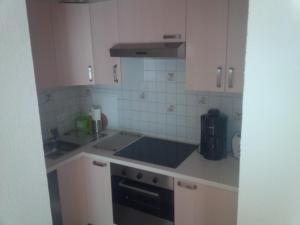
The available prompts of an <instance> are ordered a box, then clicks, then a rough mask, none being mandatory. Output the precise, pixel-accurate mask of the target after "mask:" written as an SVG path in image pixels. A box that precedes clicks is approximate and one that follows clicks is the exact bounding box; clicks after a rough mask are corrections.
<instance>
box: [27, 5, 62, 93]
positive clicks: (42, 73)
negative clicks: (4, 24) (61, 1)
mask: <svg viewBox="0 0 300 225" xmlns="http://www.w3.org/2000/svg"><path fill="white" fill-rule="evenodd" d="M26 3H27V11H28V21H29V28H30V39H31V48H32V57H33V64H34V72H35V78H36V83H37V89H39V90H42V89H45V88H50V87H56V86H58V85H59V83H58V77H57V70H56V62H55V50H54V39H53V30H52V22H51V3H50V1H36V0H27V2H26Z"/></svg>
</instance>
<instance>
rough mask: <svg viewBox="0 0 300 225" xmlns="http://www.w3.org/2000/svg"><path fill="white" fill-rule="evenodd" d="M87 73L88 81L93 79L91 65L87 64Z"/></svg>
mask: <svg viewBox="0 0 300 225" xmlns="http://www.w3.org/2000/svg"><path fill="white" fill-rule="evenodd" d="M88 74H89V81H90V82H92V81H93V69H92V66H88Z"/></svg>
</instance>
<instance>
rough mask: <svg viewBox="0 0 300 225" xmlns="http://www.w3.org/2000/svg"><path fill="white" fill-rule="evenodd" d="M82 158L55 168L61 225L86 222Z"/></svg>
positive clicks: (79, 224) (77, 224)
mask: <svg viewBox="0 0 300 225" xmlns="http://www.w3.org/2000/svg"><path fill="white" fill-rule="evenodd" d="M83 162H84V159H83V158H79V159H76V160H72V161H71V162H68V163H66V164H65V165H63V166H62V167H60V168H59V169H57V176H58V187H59V196H60V205H61V213H62V218H63V225H85V224H87V220H86V216H87V204H86V196H85V179H84V167H83V165H84V164H83Z"/></svg>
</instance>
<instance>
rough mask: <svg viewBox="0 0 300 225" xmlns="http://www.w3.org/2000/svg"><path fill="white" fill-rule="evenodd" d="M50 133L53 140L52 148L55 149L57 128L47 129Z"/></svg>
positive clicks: (57, 134)
mask: <svg viewBox="0 0 300 225" xmlns="http://www.w3.org/2000/svg"><path fill="white" fill-rule="evenodd" d="M49 132H50V134H51V136H52V137H51V141H52V142H53V150H54V151H55V150H56V147H57V146H56V145H57V140H58V136H59V132H58V129H57V128H52V129H50V130H49Z"/></svg>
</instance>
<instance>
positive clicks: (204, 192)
mask: <svg viewBox="0 0 300 225" xmlns="http://www.w3.org/2000/svg"><path fill="white" fill-rule="evenodd" d="M236 220H237V193H235V192H230V191H225V190H221V189H217V188H213V187H209V186H205V185H200V184H192V183H189V182H185V181H180V180H176V184H175V225H235V224H236Z"/></svg>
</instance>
